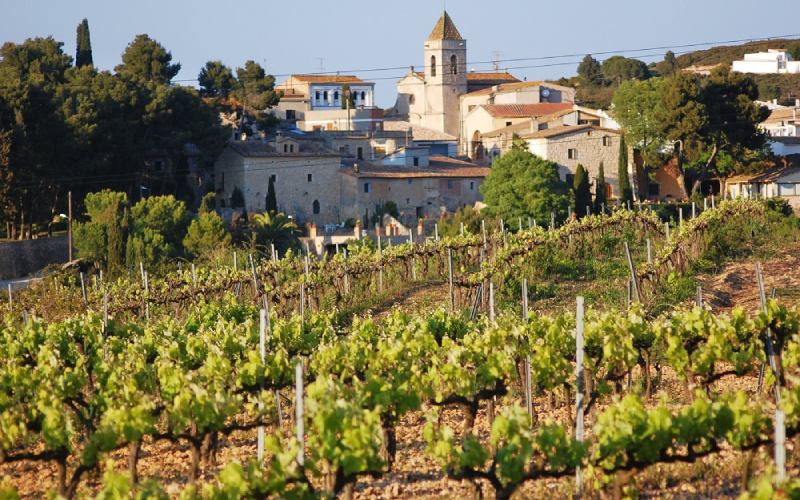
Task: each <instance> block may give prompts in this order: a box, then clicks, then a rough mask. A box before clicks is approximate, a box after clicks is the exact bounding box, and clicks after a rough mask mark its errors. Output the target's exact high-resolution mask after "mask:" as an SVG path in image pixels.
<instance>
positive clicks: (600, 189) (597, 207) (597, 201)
mask: <svg viewBox="0 0 800 500" xmlns="http://www.w3.org/2000/svg"><path fill="white" fill-rule="evenodd" d="M594 186H595V187H594V213H596V214H601V213H603V210H604V209H605V206H606V204H607V203H608V200H606V172H605V166H604V165H603V162H602V161H601V162H600V166H599V167H598V168H597V180H596V181H595V183H594Z"/></svg>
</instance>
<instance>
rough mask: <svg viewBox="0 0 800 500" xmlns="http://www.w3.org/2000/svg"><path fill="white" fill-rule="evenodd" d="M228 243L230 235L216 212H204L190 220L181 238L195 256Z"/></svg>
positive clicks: (186, 247)
mask: <svg viewBox="0 0 800 500" xmlns="http://www.w3.org/2000/svg"><path fill="white" fill-rule="evenodd" d="M230 243H231V235H230V234H229V233H228V231H227V230H226V229H225V222H224V221H223V220H222V217H220V216H219V215H217V213H216V212H204V213H201V214H200V215H199V216H198V217H197V218H196V219H194V220H192V222H191V224H189V229H188V230H187V232H186V237H185V238H184V239H183V246H184V248H185V249H186V250H187V251H188V252H189V253H191V254H192V255H193V256H195V257H201V256H207V255H208V254H210V253H211V252H213V251H214V250H217V249H219V248H221V247H225V246H228V245H230Z"/></svg>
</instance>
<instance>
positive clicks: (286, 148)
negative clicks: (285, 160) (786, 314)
mask: <svg viewBox="0 0 800 500" xmlns="http://www.w3.org/2000/svg"><path fill="white" fill-rule="evenodd" d="M283 152H284V153H287V152H289V145H288V144H284V145H283Z"/></svg>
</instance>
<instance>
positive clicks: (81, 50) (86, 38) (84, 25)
mask: <svg viewBox="0 0 800 500" xmlns="http://www.w3.org/2000/svg"><path fill="white" fill-rule="evenodd" d="M76 39H77V40H76V48H75V66H77V67H78V68H82V67H84V66H91V65H92V64H94V63H93V61H92V39H91V36H90V35H89V21H88V20H87V19H86V18H84V19H83V21H81V23H80V24H79V25H78V29H77V35H76Z"/></svg>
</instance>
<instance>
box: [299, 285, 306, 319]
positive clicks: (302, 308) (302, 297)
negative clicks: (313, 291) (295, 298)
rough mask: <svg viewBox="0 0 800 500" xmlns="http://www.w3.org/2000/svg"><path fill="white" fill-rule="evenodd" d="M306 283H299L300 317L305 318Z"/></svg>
mask: <svg viewBox="0 0 800 500" xmlns="http://www.w3.org/2000/svg"><path fill="white" fill-rule="evenodd" d="M305 302H306V285H305V283H302V282H301V283H300V318H301V319H305V317H306V304H305Z"/></svg>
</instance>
